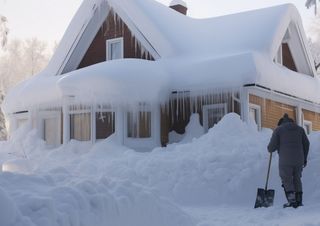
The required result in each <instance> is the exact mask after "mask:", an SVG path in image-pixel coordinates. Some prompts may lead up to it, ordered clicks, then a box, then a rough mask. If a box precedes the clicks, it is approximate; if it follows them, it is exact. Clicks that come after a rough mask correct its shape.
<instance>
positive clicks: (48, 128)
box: [43, 118, 61, 146]
mask: <svg viewBox="0 0 320 226" xmlns="http://www.w3.org/2000/svg"><path fill="white" fill-rule="evenodd" d="M59 125H60V124H59V119H58V118H47V119H44V120H43V138H44V140H45V141H46V143H47V144H48V145H50V146H55V145H57V144H61V136H60V135H61V134H59V132H60V128H59Z"/></svg>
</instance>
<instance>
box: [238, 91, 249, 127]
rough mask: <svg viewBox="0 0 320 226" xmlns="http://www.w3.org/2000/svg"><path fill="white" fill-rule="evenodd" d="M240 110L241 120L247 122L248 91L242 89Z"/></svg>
mask: <svg viewBox="0 0 320 226" xmlns="http://www.w3.org/2000/svg"><path fill="white" fill-rule="evenodd" d="M240 109H241V119H242V120H243V121H244V122H248V121H249V92H248V89H247V88H245V87H242V88H241V90H240Z"/></svg>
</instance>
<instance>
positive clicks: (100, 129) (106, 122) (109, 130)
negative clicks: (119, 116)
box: [96, 112, 115, 139]
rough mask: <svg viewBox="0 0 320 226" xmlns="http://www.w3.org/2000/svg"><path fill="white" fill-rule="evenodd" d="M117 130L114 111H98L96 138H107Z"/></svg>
mask: <svg viewBox="0 0 320 226" xmlns="http://www.w3.org/2000/svg"><path fill="white" fill-rule="evenodd" d="M114 131H115V113H114V112H96V139H105V138H107V137H109V136H110V135H111V134H113V133H114Z"/></svg>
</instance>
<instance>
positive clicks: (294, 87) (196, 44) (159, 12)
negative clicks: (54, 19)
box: [4, 0, 320, 112]
mask: <svg viewBox="0 0 320 226" xmlns="http://www.w3.org/2000/svg"><path fill="white" fill-rule="evenodd" d="M105 3H106V1H105V0H85V1H84V2H83V4H82V5H81V7H80V9H79V11H78V12H77V14H76V15H75V17H74V19H73V20H72V22H71V24H70V26H69V28H68V30H67V31H66V34H65V35H64V38H63V40H62V41H61V44H60V45H59V47H58V49H57V52H56V54H55V55H54V56H53V58H52V60H51V62H50V63H49V66H48V68H47V69H46V70H45V71H44V72H42V73H41V74H39V75H38V76H36V77H35V78H34V79H31V80H30V81H28V82H25V83H23V84H21V85H20V86H18V87H17V88H16V89H14V90H13V91H12V92H11V93H10V94H9V95H8V96H7V98H6V100H5V102H4V107H5V111H6V112H15V111H21V109H23V107H27V106H30V105H33V106H34V105H38V104H43V103H50V102H54V101H56V100H61V97H62V96H63V95H64V96H75V97H76V98H78V99H79V100H81V99H82V98H83V99H88V98H91V99H93V100H96V101H100V100H99V98H101V99H103V100H105V101H107V100H108V101H109V100H113V101H120V102H123V101H140V100H141V99H142V98H144V100H145V101H148V100H149V101H152V100H156V99H157V98H158V100H161V99H162V98H164V97H165V96H166V95H168V94H169V93H170V92H171V91H175V90H186V89H188V90H190V91H192V90H196V89H202V88H205V89H212V88H216V87H218V88H221V87H227V88H230V87H232V88H233V87H241V86H243V85H245V84H249V83H250V84H251V83H254V84H258V85H261V86H265V87H267V88H270V89H272V90H276V91H280V92H283V93H287V94H290V95H292V96H296V97H299V98H302V99H306V100H309V101H312V102H315V103H319V102H320V101H319V100H320V94H319V91H318V90H320V83H319V78H317V77H315V78H313V77H311V76H306V75H303V74H299V73H296V72H293V71H290V70H288V69H286V68H283V67H281V66H279V65H277V64H275V63H274V62H273V61H272V60H273V56H274V55H275V53H276V51H277V49H278V47H279V46H278V45H280V43H281V40H282V38H283V37H284V35H285V32H286V30H287V28H288V26H289V24H290V23H291V22H292V21H294V22H295V24H296V25H297V26H301V19H300V16H299V14H298V12H297V10H296V8H295V7H294V6H293V5H291V4H285V5H280V6H275V7H270V8H265V9H259V10H254V11H249V12H243V13H238V14H233V15H227V16H222V17H217V18H210V19H193V18H189V17H187V16H184V15H182V14H180V13H177V12H175V11H174V10H172V9H169V8H168V7H167V6H164V5H162V4H160V3H158V2H156V1H153V0H135V1H131V0H108V1H107V3H108V4H109V5H110V6H111V7H112V8H113V10H114V11H115V12H116V13H117V14H118V15H119V16H120V17H121V18H122V19H123V20H124V21H125V22H126V23H128V22H129V23H128V24H130V25H132V24H134V25H135V26H137V27H136V28H135V29H134V30H137V31H140V32H142V34H143V35H144V36H145V37H146V39H147V40H148V41H149V42H150V43H151V45H152V46H153V47H154V48H155V49H156V50H157V52H159V54H160V56H161V58H160V59H159V60H157V61H155V62H150V61H145V60H138V59H136V60H133V59H131V60H128V59H123V60H117V61H108V62H104V63H100V64H97V65H92V66H90V67H87V68H84V69H80V70H77V71H73V72H71V73H68V74H64V75H60V76H53V75H55V74H56V73H57V71H58V70H59V68H60V66H61V64H62V63H63V60H64V59H65V58H66V57H67V55H68V54H69V53H68V51H69V50H70V48H71V46H73V45H74V41H75V40H76V39H77V37H78V35H79V34H81V31H83V29H84V27H85V25H86V24H87V23H88V21H89V19H90V17H91V16H92V15H93V13H94V12H97V10H95V9H96V8H97V7H98V6H101V4H105ZM104 6H105V5H104ZM98 9H99V8H98ZM132 22H134V23H132ZM301 28H302V26H301ZM253 31H254V32H253ZM301 35H302V41H304V39H305V38H304V36H303V33H302V34H301ZM50 76H51V77H53V78H50V79H49V78H48V80H46V79H45V77H50ZM58 80H59V81H58ZM279 81H288V82H286V83H285V82H281V83H279ZM306 87H307V88H306ZM48 90H50V92H48ZM160 94H161V95H163V96H159V95H160ZM99 96H100V97H99Z"/></svg>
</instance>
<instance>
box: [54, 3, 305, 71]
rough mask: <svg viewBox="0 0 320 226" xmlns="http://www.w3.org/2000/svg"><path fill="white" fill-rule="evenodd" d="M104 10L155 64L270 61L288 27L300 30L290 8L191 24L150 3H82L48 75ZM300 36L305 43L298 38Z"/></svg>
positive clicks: (182, 16)
mask: <svg viewBox="0 0 320 226" xmlns="http://www.w3.org/2000/svg"><path fill="white" fill-rule="evenodd" d="M106 2H107V4H105V3H106ZM108 5H109V6H111V7H112V9H113V10H114V11H115V12H116V13H117V14H118V15H119V16H120V17H121V18H122V20H123V21H124V22H125V23H126V24H127V25H128V26H129V28H130V29H131V30H132V32H133V33H134V35H137V37H138V34H137V33H139V32H141V33H142V34H143V36H144V37H145V38H146V39H147V41H148V42H149V43H150V44H151V45H152V47H153V48H154V49H155V50H156V51H157V53H159V55H160V57H161V58H166V57H173V56H179V55H180V56H181V55H192V56H199V55H200V56H202V55H206V54H210V55H211V56H215V57H218V56H222V55H234V54H239V53H241V52H244V51H245V52H246V51H250V50H252V51H257V52H260V53H265V54H266V55H267V56H268V57H269V58H270V59H271V58H273V57H274V56H275V53H276V51H277V49H278V47H279V44H280V43H281V40H282V38H283V37H284V35H285V33H286V31H287V28H288V26H289V24H290V23H291V22H294V23H295V24H296V25H297V26H298V27H299V30H303V27H302V24H301V18H300V16H299V13H298V11H297V9H296V8H295V7H294V6H293V5H292V4H284V5H279V6H274V7H269V8H263V9H258V10H252V11H248V12H241V13H237V14H232V15H226V16H220V17H213V18H207V19H194V18H191V17H188V16H185V15H182V14H180V13H177V12H175V11H174V10H171V9H168V7H167V6H165V5H163V4H161V3H159V2H156V1H154V0H135V1H132V0H85V1H84V2H83V4H82V5H81V6H80V8H79V10H78V12H77V13H76V15H75V16H74V18H73V20H72V21H71V23H70V25H69V27H68V29H67V31H66V33H65V35H64V37H63V39H62V40H61V44H60V45H59V47H58V49H57V51H56V53H55V54H54V56H53V57H52V60H51V62H50V63H49V66H48V69H49V71H50V73H51V74H57V73H59V69H61V67H63V65H64V63H65V61H67V60H68V58H67V56H68V54H69V56H70V51H72V48H74V47H75V46H76V43H74V42H75V40H77V38H79V36H81V35H82V34H83V32H84V30H85V27H86V26H87V25H88V23H89V21H90V19H91V18H92V17H93V15H94V14H95V13H98V14H99V13H101V11H103V10H108V7H107V6H108ZM98 6H101V8H99V7H98ZM99 9H100V10H99ZM301 35H302V41H303V42H305V37H304V34H303V32H302V33H301ZM60 72H61V70H60Z"/></svg>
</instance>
